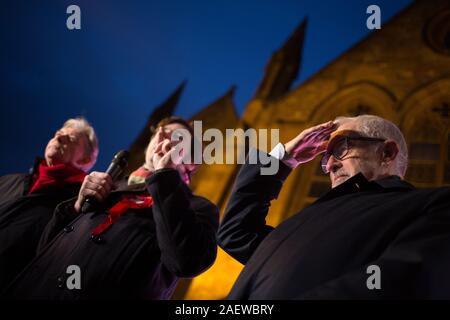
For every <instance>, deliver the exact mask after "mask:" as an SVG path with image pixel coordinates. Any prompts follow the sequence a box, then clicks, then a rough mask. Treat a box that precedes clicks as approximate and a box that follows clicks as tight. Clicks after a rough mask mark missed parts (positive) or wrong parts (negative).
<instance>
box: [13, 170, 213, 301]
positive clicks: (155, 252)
mask: <svg viewBox="0 0 450 320" xmlns="http://www.w3.org/2000/svg"><path fill="white" fill-rule="evenodd" d="M123 185H125V186H124V188H119V189H118V190H117V191H115V192H112V193H111V194H110V195H109V196H108V198H107V200H106V202H105V203H104V204H103V205H102V207H100V208H98V209H97V210H96V211H94V212H88V213H85V214H76V213H75V212H74V210H73V203H74V201H75V199H74V200H71V201H69V202H66V203H62V204H60V205H59V206H58V207H57V209H56V210H55V213H54V217H53V219H52V221H50V222H49V224H48V227H47V229H46V230H45V232H44V234H43V237H42V239H41V242H40V247H39V253H38V256H37V257H36V258H35V259H34V260H33V261H32V262H31V263H30V264H29V265H28V266H27V267H26V268H25V269H24V271H23V272H22V273H21V274H20V275H19V276H18V277H17V278H16V279H15V281H14V282H13V283H12V285H11V286H10V287H9V288H8V290H7V292H6V293H5V295H6V297H8V298H14V299H71V300H72V299H105V298H114V299H116V298H124V299H168V298H170V296H171V294H172V293H173V290H174V289H175V286H176V283H177V281H178V279H179V278H181V277H187V278H190V277H194V276H196V275H198V274H199V273H201V272H203V271H204V270H206V269H207V268H208V267H209V266H210V265H211V264H212V263H213V262H214V260H215V257H216V251H217V242H216V232H217V227H218V222H219V221H218V220H219V213H218V209H217V207H216V206H215V205H213V204H212V203H211V202H209V201H208V200H207V199H205V198H202V197H199V196H195V195H193V194H192V193H191V191H190V189H189V188H188V187H187V186H186V184H185V183H184V182H183V181H182V180H181V178H180V175H179V174H178V172H177V171H175V170H172V169H162V170H158V171H156V172H155V173H154V174H153V175H152V176H151V177H150V179H149V180H148V181H147V184H141V185H134V186H130V187H128V186H126V182H125V181H124V183H123ZM145 189H148V191H149V193H150V195H151V196H152V197H153V205H152V206H151V207H150V208H144V209H128V210H127V211H126V212H125V213H124V214H123V215H122V216H121V217H119V218H118V219H117V220H116V222H115V223H114V224H113V225H112V226H111V227H110V228H109V229H108V230H106V231H105V232H104V233H102V234H101V235H100V239H98V238H97V239H95V241H93V239H91V232H92V230H93V229H94V228H95V227H96V226H98V225H99V224H101V223H102V222H103V221H104V220H105V218H106V216H107V213H106V209H107V208H109V207H111V206H112V205H114V204H115V203H117V201H118V199H119V198H120V197H121V195H123V194H125V193H141V192H142V191H143V190H145ZM67 221H69V223H68V224H66V223H67ZM64 225H65V227H64V228H63V231H61V232H59V230H61V227H62V226H64ZM70 265H76V266H78V267H79V268H80V271H81V290H79V289H70V288H69V287H68V286H67V285H66V284H67V279H68V278H69V276H70V275H71V273H68V272H67V267H68V266H70Z"/></svg>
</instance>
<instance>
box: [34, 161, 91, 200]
mask: <svg viewBox="0 0 450 320" xmlns="http://www.w3.org/2000/svg"><path fill="white" fill-rule="evenodd" d="M85 176H86V172H84V171H83V170H81V169H78V168H75V167H74V166H72V165H70V164H65V163H61V164H56V165H54V166H51V167H49V166H48V165H47V162H46V161H45V160H42V161H41V163H40V164H39V167H38V170H36V172H35V173H34V175H33V182H32V187H31V188H30V191H29V192H28V194H31V193H33V192H35V191H38V190H41V189H43V188H47V187H64V186H65V185H67V184H71V183H80V184H81V183H82V182H83V180H84V177H85Z"/></svg>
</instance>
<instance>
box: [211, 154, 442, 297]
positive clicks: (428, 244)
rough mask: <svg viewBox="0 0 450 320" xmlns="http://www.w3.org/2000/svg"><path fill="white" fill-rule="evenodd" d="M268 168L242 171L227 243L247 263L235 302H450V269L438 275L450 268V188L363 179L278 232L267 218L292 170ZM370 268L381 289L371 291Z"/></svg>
mask: <svg viewBox="0 0 450 320" xmlns="http://www.w3.org/2000/svg"><path fill="white" fill-rule="evenodd" d="M260 168H261V165H259V164H245V165H244V166H243V167H242V169H241V171H240V173H239V175H238V177H237V180H236V183H235V186H234V189H233V191H232V195H231V198H230V200H229V203H228V206H227V209H226V212H225V215H224V218H223V221H222V223H221V226H220V227H219V232H218V242H219V245H220V246H221V247H222V248H223V249H224V250H225V251H226V252H228V253H229V254H230V255H231V256H233V257H234V258H236V259H237V260H238V261H240V262H241V263H243V264H245V268H244V269H243V271H242V273H241V274H240V276H239V278H238V279H237V281H236V283H235V285H234V287H233V288H232V290H231V292H230V295H229V298H230V299H308V298H310V299H313V298H314V299H315V298H318V299H321V298H323V299H328V298H331V299H336V298H337V299H341V298H350V299H351V298H354V299H365V298H368V299H376V298H440V297H445V298H450V275H447V274H448V273H449V272H448V271H445V272H441V274H440V275H436V274H435V271H434V270H436V269H439V270H442V271H443V270H450V259H449V257H450V189H449V188H438V189H423V190H419V189H416V188H414V187H413V186H412V185H410V184H409V183H407V182H405V181H403V180H401V179H400V178H399V177H396V176H391V177H387V178H385V179H381V180H378V181H372V182H369V181H367V180H366V179H365V178H364V176H363V175H362V174H358V175H356V176H354V177H352V178H350V179H349V180H347V181H346V182H345V183H343V184H341V185H339V186H338V187H336V188H334V189H332V190H331V191H329V192H328V193H327V194H325V195H324V196H323V197H321V198H320V199H318V200H317V201H316V202H315V203H314V204H312V205H311V206H309V207H307V208H305V209H303V210H302V211H300V212H299V213H297V214H295V215H293V216H292V217H290V218H289V219H287V220H286V221H284V222H283V223H281V224H280V225H279V226H277V227H276V228H275V229H274V228H272V227H270V226H267V225H266V224H265V217H266V215H267V212H268V210H269V207H270V202H271V201H272V200H273V199H275V198H276V197H277V196H278V193H279V192H280V189H281V187H282V184H283V181H284V180H285V179H286V177H287V176H288V174H289V172H290V169H289V168H288V167H287V166H286V165H284V164H283V163H281V162H280V170H279V171H278V174H276V175H273V176H262V175H260ZM300 170H301V169H300ZM300 187H301V186H299V188H300ZM291 196H292V197H295V194H292V195H291ZM370 265H377V266H379V268H380V271H381V289H380V290H377V289H373V290H369V289H368V287H367V280H368V278H369V276H371V274H372V272H371V273H370V274H368V273H367V267H368V266H370Z"/></svg>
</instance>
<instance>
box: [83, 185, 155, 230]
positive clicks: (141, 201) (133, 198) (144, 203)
mask: <svg viewBox="0 0 450 320" xmlns="http://www.w3.org/2000/svg"><path fill="white" fill-rule="evenodd" d="M152 204H153V199H152V197H151V196H150V195H149V194H148V193H146V192H145V193H142V194H140V195H137V194H124V195H122V197H121V198H120V201H119V202H117V203H116V204H115V205H114V206H113V207H112V208H111V209H109V210H108V216H107V217H106V219H105V221H103V222H102V223H101V224H100V225H98V226H97V227H96V228H95V229H94V230H93V231H92V233H91V235H92V236H98V235H100V234H101V233H103V232H104V231H106V230H108V229H109V227H111V225H112V224H113V223H114V222H115V221H116V220H117V219H118V218H119V217H120V216H121V215H122V214H124V213H125V212H126V211H127V210H128V209H142V208H150V207H151V206H152Z"/></svg>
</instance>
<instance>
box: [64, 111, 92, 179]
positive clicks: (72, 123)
mask: <svg viewBox="0 0 450 320" xmlns="http://www.w3.org/2000/svg"><path fill="white" fill-rule="evenodd" d="M63 128H74V129H77V130H78V131H80V132H81V133H83V134H84V135H85V137H86V142H87V143H86V144H85V145H86V147H85V155H86V156H88V157H89V158H90V159H91V161H89V163H87V164H85V165H83V166H81V169H82V170H84V171H86V172H87V171H89V170H90V169H91V168H92V167H93V166H94V164H95V162H96V161H97V156H98V139H97V135H96V134H95V130H94V128H93V127H92V126H91V124H90V123H89V122H88V121H87V120H86V119H85V118H83V117H77V118H72V119H69V120H67V121H66V122H64V125H63Z"/></svg>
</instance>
